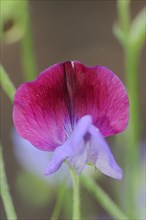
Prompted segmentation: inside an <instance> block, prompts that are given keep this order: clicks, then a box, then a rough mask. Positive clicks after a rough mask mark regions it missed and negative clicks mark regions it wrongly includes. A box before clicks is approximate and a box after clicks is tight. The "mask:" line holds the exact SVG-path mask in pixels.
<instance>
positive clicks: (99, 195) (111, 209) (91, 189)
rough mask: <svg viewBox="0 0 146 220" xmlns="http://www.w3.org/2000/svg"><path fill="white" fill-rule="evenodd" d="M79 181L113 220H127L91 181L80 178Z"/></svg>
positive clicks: (104, 193)
mask: <svg viewBox="0 0 146 220" xmlns="http://www.w3.org/2000/svg"><path fill="white" fill-rule="evenodd" d="M81 180H82V185H83V186H84V187H85V188H86V189H87V190H88V191H89V192H91V193H92V194H93V195H94V197H95V199H97V201H98V202H99V204H100V205H101V206H102V207H103V208H104V209H105V210H106V211H107V212H108V213H109V214H110V215H111V217H113V218H114V219H115V220H117V219H118V220H128V219H129V218H128V217H127V216H126V215H125V214H124V213H123V212H122V211H121V210H120V209H119V207H118V206H117V204H116V203H114V202H113V201H112V200H111V198H110V197H109V196H108V195H107V194H106V192H104V191H103V189H102V188H101V187H100V186H99V185H98V184H97V183H96V182H95V181H94V180H93V179H91V178H89V177H86V176H82V177H81Z"/></svg>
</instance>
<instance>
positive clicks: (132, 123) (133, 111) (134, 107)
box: [124, 46, 140, 218]
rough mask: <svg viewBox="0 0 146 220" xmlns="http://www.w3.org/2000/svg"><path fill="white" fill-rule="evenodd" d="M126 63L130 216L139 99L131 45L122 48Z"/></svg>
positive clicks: (127, 203) (131, 211)
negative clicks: (128, 106) (128, 118)
mask: <svg viewBox="0 0 146 220" xmlns="http://www.w3.org/2000/svg"><path fill="white" fill-rule="evenodd" d="M124 53H125V65H126V73H127V74H126V77H127V79H126V82H127V90H128V94H129V102H130V120H129V127H128V130H127V133H126V136H125V137H126V139H127V145H126V149H125V151H126V154H125V162H126V163H125V190H126V199H125V208H126V209H127V211H128V212H129V215H130V216H131V217H133V218H134V217H135V215H136V202H137V201H136V200H137V199H136V197H137V195H136V192H137V181H138V178H137V174H138V169H139V168H138V167H139V142H140V141H139V140H140V126H139V125H140V122H139V99H138V85H137V84H138V55H137V54H136V53H135V51H133V49H132V47H130V46H129V47H127V48H125V50H124Z"/></svg>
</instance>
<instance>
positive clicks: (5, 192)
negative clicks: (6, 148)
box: [0, 144, 17, 220]
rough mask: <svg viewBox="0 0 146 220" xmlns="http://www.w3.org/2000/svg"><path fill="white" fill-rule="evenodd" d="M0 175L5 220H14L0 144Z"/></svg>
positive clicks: (15, 217) (14, 215)
mask: <svg viewBox="0 0 146 220" xmlns="http://www.w3.org/2000/svg"><path fill="white" fill-rule="evenodd" d="M0 175H1V176H0V177H1V184H0V188H1V191H0V193H1V198H2V201H3V204H4V208H5V212H6V215H7V219H8V220H12V219H13V220H16V219H17V216H16V213H15V209H14V206H13V202H12V199H11V195H10V192H9V187H8V183H7V177H6V173H5V167H4V159H3V154H2V146H1V144H0Z"/></svg>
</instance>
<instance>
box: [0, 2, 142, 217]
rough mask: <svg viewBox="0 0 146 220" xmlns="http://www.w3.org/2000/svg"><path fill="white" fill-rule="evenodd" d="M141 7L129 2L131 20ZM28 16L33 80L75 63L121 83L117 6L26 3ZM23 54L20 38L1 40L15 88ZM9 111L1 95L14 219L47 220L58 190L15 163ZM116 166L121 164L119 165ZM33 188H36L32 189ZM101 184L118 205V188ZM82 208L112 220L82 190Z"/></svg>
mask: <svg viewBox="0 0 146 220" xmlns="http://www.w3.org/2000/svg"><path fill="white" fill-rule="evenodd" d="M2 2H3V0H2ZM10 2H15V0H11V1H10ZM144 5H145V1H144V0H139V1H138V0H134V1H131V5H130V10H131V17H132V19H133V18H134V17H135V16H136V14H137V13H138V12H139V11H140V10H141V9H142V8H143V7H144ZM29 15H30V21H31V29H32V35H33V45H34V51H35V56H36V60H37V72H36V75H37V74H38V73H40V72H41V71H42V70H44V69H45V68H47V67H48V66H50V65H52V64H55V63H58V62H62V61H66V60H78V61H80V62H82V63H84V64H86V65H89V66H92V65H103V66H107V67H108V68H109V69H111V70H112V71H113V72H115V73H116V74H117V75H118V76H119V78H120V79H121V80H122V81H123V82H124V81H125V70H124V57H123V50H122V48H121V46H120V44H119V42H118V41H117V39H116V38H115V36H114V34H113V30H112V29H113V24H114V23H115V22H116V21H117V1H115V0H104V1H102V0H97V1H49V0H48V1H47V0H46V1H45V0H43V1H41V0H40V1H33V0H30V1H29ZM13 22H14V21H13V18H11V14H10V18H8V20H6V21H5V22H4V23H3V27H2V28H3V32H6V33H7V32H8V31H10V29H11V28H13V25H14V23H13ZM21 49H22V44H21V34H20V39H18V40H17V41H15V42H11V43H10V42H9V43H8V41H5V39H4V38H3V39H2V40H1V47H0V51H1V63H2V65H3V66H4V67H5V69H6V71H7V72H8V74H9V76H10V78H11V80H12V82H13V83H14V85H15V86H16V88H17V87H18V86H19V85H20V84H21V83H22V82H24V80H26V79H24V69H23V65H22V57H21V56H22V55H21ZM145 60H146V56H145V49H144V47H143V49H142V51H141V55H140V61H139V68H138V84H139V89H138V93H139V94H138V95H139V109H140V121H139V124H140V125H141V127H142V129H141V134H140V143H141V145H142V146H144V142H145V132H146V130H145V123H146V118H145V110H146V102H145V91H146V90H145ZM12 107H13V106H12V103H11V102H10V100H9V99H8V97H7V95H6V94H5V93H4V91H3V90H1V112H0V113H1V142H2V145H3V153H4V158H5V166H6V172H7V176H8V182H9V185H10V192H11V194H12V198H13V201H14V205H15V208H16V212H17V214H18V219H49V217H50V216H51V213H52V209H53V207H54V205H55V201H56V200H55V199H56V196H57V195H58V193H59V186H55V187H54V185H53V186H52V185H51V184H49V185H48V183H47V182H46V181H45V182H43V180H42V182H41V180H40V179H39V177H38V176H37V177H36V176H35V177H33V175H34V174H32V171H31V174H32V175H30V176H29V173H28V172H26V171H25V169H24V168H23V166H22V164H20V163H19V160H18V156H16V151H15V148H14V145H15V143H14V142H15V141H14V138H12V136H13V134H12V133H13V132H12V131H13V121H12ZM109 142H110V145H112V143H113V148H112V149H113V151H115V152H116V155H117V160H118V161H121V160H122V159H121V158H120V154H119V153H118V152H117V148H118V149H119V147H118V146H114V145H115V142H114V140H113V139H112V138H110V139H109ZM19 144H21V142H20V143H19ZM116 145H117V143H116ZM119 145H120V144H119ZM120 147H122V146H120ZM142 149H143V147H140V150H142ZM29 156H30V155H29ZM31 156H33V155H31ZM26 160H27V159H26ZM119 163H120V164H122V162H119ZM143 171H144V170H143ZM22 173H23V174H24V175H22ZM143 175H144V174H143ZM35 178H36V179H35ZM49 178H50V177H49ZM54 181H55V180H54ZM56 181H58V180H56ZM142 181H143V183H144V181H145V180H144V179H143V180H142ZM36 182H38V183H37V184H36V185H35V183H36ZM99 182H101V184H102V186H103V188H105V189H106V191H107V192H108V193H109V195H111V197H112V198H113V199H114V200H115V201H117V200H118V198H117V196H116V191H115V190H113V188H114V187H113V186H115V187H116V188H117V189H119V188H120V186H121V184H122V183H121V182H118V181H115V180H112V179H111V178H108V177H105V176H102V178H101V179H100V180H99ZM113 184H114V185H113ZM48 189H49V190H48ZM50 189H51V192H50ZM39 190H40V192H39ZM71 191H72V190H71V187H68V188H67V191H66V192H68V194H70V196H71ZM66 195H67V193H65V196H64V204H67V203H68V202H67V201H69V198H66V197H67V196H66ZM81 204H82V206H83V208H82V213H83V216H84V219H103V220H106V219H112V218H110V217H109V215H108V213H106V211H105V210H104V209H102V207H100V205H99V204H98V203H97V201H95V200H94V199H93V198H92V196H91V195H90V194H89V193H88V192H87V191H86V190H85V189H82V188H81ZM63 206H64V205H63ZM70 206H71V204H70ZM85 207H86V208H85ZM1 213H2V214H1V219H3V220H4V219H6V216H5V212H4V209H3V204H1ZM70 213H71V207H68V208H66V210H64V209H62V212H61V214H60V218H59V219H61V218H62V219H67V216H69V217H71V216H70ZM69 219H70V218H69ZM54 220H55V219H54Z"/></svg>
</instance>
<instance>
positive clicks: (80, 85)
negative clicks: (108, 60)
mask: <svg viewBox="0 0 146 220" xmlns="http://www.w3.org/2000/svg"><path fill="white" fill-rule="evenodd" d="M74 73H75V76H76V99H75V100H76V102H75V116H76V117H77V119H78V118H81V117H82V116H83V115H91V116H92V119H93V124H94V125H95V126H96V127H97V128H99V130H100V132H101V133H102V134H103V135H104V136H109V135H113V134H116V133H119V132H122V131H123V130H124V129H125V128H126V127H127V124H128V111H129V103H128V97H127V93H126V90H125V88H124V85H123V84H122V82H121V80H120V79H119V78H118V77H117V76H116V75H115V74H114V73H113V72H112V71H111V70H109V69H108V68H106V67H101V66H94V67H87V66H85V65H83V64H81V63H79V62H74Z"/></svg>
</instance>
